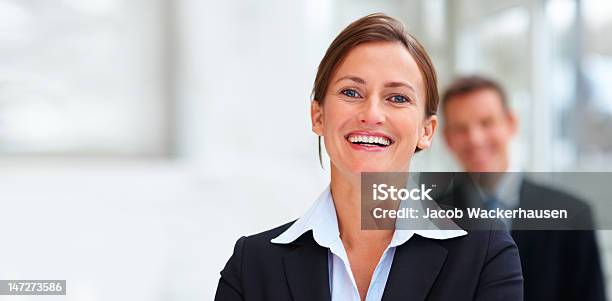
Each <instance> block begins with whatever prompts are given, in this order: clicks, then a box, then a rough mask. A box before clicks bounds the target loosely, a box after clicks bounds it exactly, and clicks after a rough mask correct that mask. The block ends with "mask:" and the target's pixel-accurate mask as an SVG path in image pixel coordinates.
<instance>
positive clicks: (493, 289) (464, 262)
mask: <svg viewBox="0 0 612 301" xmlns="http://www.w3.org/2000/svg"><path fill="white" fill-rule="evenodd" d="M437 106H438V92H437V83H436V73H435V71H434V68H433V65H432V64H431V61H430V59H429V56H428V55H427V53H426V51H425V49H424V48H423V46H422V45H421V44H420V43H419V42H418V41H417V40H416V39H415V38H414V37H412V36H411V35H410V34H408V33H407V32H406V31H405V30H404V27H403V26H402V24H401V23H400V22H398V21H397V20H395V19H393V18H391V17H388V16H386V15H383V14H373V15H368V16H365V17H363V18H361V19H359V20H357V21H355V22H353V23H352V24H350V25H349V26H348V27H347V28H345V29H344V30H343V31H342V32H341V33H340V34H339V35H338V37H336V39H335V40H334V41H333V42H332V44H331V45H330V47H329V49H328V50H327V52H326V53H325V56H324V57H323V59H322V61H321V64H320V65H319V69H318V72H317V76H316V79H315V85H314V89H313V101H312V104H311V120H312V130H313V132H315V133H316V134H317V135H318V136H319V137H320V139H321V138H322V140H323V141H324V143H325V149H326V150H327V152H328V155H329V158H330V166H331V179H330V185H329V187H328V188H326V189H325V190H324V191H323V193H322V194H321V196H320V197H319V198H318V199H317V200H316V201H315V203H314V204H313V206H312V208H311V209H310V210H309V211H308V212H307V213H306V214H305V215H304V216H303V217H301V218H299V219H298V220H296V221H294V222H290V223H288V224H285V225H282V226H280V227H277V228H275V229H272V230H269V231H265V232H263V233H260V234H256V235H252V236H249V237H242V238H240V239H239V240H238V242H237V243H236V246H235V249H234V254H233V255H232V257H231V258H230V259H229V261H228V263H227V265H226V266H225V268H224V269H223V271H222V272H221V279H220V280H219V285H218V288H217V294H216V297H215V299H216V300H522V283H523V279H522V274H521V267H520V262H519V257H518V252H517V248H516V245H515V244H514V242H513V241H512V239H511V238H510V236H509V234H508V233H507V232H505V231H490V230H489V231H482V230H481V231H472V232H470V233H467V232H466V231H463V230H460V229H459V230H441V229H439V228H437V227H436V226H435V224H433V223H432V228H429V229H430V230H426V231H420V230H399V229H390V230H363V229H362V228H361V216H360V215H361V207H360V204H361V182H360V179H361V178H360V176H361V173H362V172H406V171H409V168H410V162H411V159H412V157H413V155H414V153H415V152H416V151H419V150H424V149H427V148H428V147H429V146H430V145H431V141H432V137H433V134H434V132H435V130H436V125H437V117H436V110H437ZM432 229H433V230H432Z"/></svg>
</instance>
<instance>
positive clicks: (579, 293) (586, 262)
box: [512, 181, 606, 301]
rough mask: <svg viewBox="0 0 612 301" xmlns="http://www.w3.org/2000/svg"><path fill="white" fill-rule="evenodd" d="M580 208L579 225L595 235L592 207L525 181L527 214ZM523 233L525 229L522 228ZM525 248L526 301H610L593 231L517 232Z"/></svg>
mask: <svg viewBox="0 0 612 301" xmlns="http://www.w3.org/2000/svg"><path fill="white" fill-rule="evenodd" d="M560 205H561V206H562V207H563V208H577V209H579V210H577V211H578V212H582V213H581V214H580V218H579V219H576V222H578V223H579V224H576V225H568V227H569V228H578V229H589V228H590V229H593V221H592V218H591V214H590V209H589V207H588V205H587V204H586V203H584V202H581V201H580V200H578V199H576V198H574V197H572V196H570V195H568V194H565V193H562V192H560V191H557V190H554V189H550V188H546V187H544V186H540V185H536V184H534V183H532V182H530V181H523V184H522V186H521V192H520V201H519V206H520V207H521V208H555V207H559V206H560ZM517 228H520V225H517ZM512 237H513V238H514V240H515V242H516V244H517V245H518V248H519V253H520V256H521V265H522V268H523V276H524V278H525V300H526V301H531V300H560V301H564V300H567V301H570V300H586V301H588V300H592V301H604V300H605V299H606V298H605V286H604V279H603V274H602V270H601V262H600V258H599V250H598V247H597V241H596V239H595V233H594V231H592V230H566V231H563V230H548V231H535V230H513V231H512Z"/></svg>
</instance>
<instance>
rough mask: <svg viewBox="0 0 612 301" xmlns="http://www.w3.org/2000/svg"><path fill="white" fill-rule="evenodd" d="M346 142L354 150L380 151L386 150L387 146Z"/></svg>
mask: <svg viewBox="0 0 612 301" xmlns="http://www.w3.org/2000/svg"><path fill="white" fill-rule="evenodd" d="M346 143H348V144H349V145H350V146H351V148H353V149H354V150H358V151H365V152H382V151H385V150H387V148H389V146H378V145H366V144H355V143H351V142H350V141H348V140H346Z"/></svg>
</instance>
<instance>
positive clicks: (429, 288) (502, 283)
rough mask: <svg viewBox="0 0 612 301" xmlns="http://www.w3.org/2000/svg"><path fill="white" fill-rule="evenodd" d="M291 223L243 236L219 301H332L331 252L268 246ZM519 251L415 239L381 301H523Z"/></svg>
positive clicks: (484, 233)
mask: <svg viewBox="0 0 612 301" xmlns="http://www.w3.org/2000/svg"><path fill="white" fill-rule="evenodd" d="M289 226H290V224H286V225H283V226H281V227H278V228H275V229H272V230H269V231H266V232H263V233H260V234H256V235H253V236H249V237H242V238H240V239H239V240H238V242H237V243H236V246H235V248H234V254H233V255H232V256H231V258H230V259H229V261H228V262H227V264H226V266H225V268H224V269H223V271H221V279H220V280H219V285H218V287H217V293H216V296H215V300H217V301H238V300H244V301H256V300H257V301H277V300H278V301H280V300H282V301H286V300H294V301H300V300H303V301H315V300H330V298H331V297H330V287H329V277H328V276H329V275H328V263H327V258H328V253H327V252H328V250H327V249H326V248H323V247H320V246H319V245H318V244H317V243H316V242H315V241H314V239H313V237H312V231H309V232H306V233H305V234H304V235H302V236H301V237H300V238H298V239H297V240H296V241H294V242H293V243H292V244H288V245H282V244H274V243H271V242H270V240H271V239H273V238H275V237H276V236H278V235H280V234H281V233H282V232H283V231H285V230H286V229H287V228H288V227H289ZM522 299H523V278H522V274H521V267H520V260H519V258H518V250H517V248H516V245H515V244H514V242H513V240H512V238H511V237H510V235H509V234H508V233H507V232H506V231H495V230H478V231H471V232H468V234H467V235H465V236H461V237H456V238H452V239H448V240H433V239H428V238H423V237H421V236H418V235H415V236H413V237H412V238H410V240H408V241H407V242H406V243H404V244H403V245H401V246H398V247H397V249H396V252H395V256H394V258H393V264H392V266H391V271H390V273H389V278H388V280H387V284H386V286H385V290H384V294H383V298H382V300H384V301H393V300H410V301H417V300H502V301H503V300H508V301H510V300H512V301H515V300H522Z"/></svg>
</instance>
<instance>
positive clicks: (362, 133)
mask: <svg viewBox="0 0 612 301" xmlns="http://www.w3.org/2000/svg"><path fill="white" fill-rule="evenodd" d="M350 136H371V137H383V138H385V139H388V140H389V141H391V144H393V142H395V140H394V139H393V138H391V137H389V135H387V134H384V133H381V132H370V131H353V132H350V133H348V134H346V135H345V136H344V138H346V139H348V138H349V137H350Z"/></svg>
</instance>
